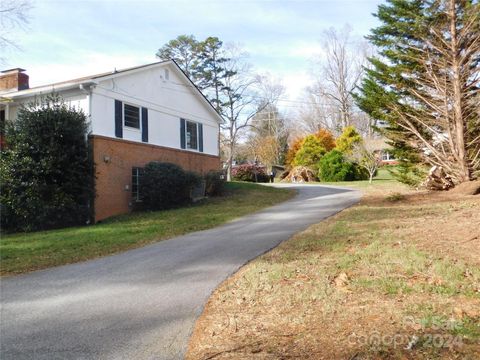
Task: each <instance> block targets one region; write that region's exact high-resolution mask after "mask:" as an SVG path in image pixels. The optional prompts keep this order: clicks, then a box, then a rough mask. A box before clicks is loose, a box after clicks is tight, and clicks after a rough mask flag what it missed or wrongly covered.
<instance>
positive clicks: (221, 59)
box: [195, 36, 228, 112]
mask: <svg viewBox="0 0 480 360" xmlns="http://www.w3.org/2000/svg"><path fill="white" fill-rule="evenodd" d="M222 47H223V42H222V41H220V40H219V39H218V37H212V36H210V37H208V38H206V39H205V40H204V41H202V42H200V43H199V44H198V66H197V68H196V72H195V78H196V79H198V82H197V86H198V87H199V89H200V90H204V91H205V92H206V95H207V97H208V99H209V100H210V102H211V103H212V104H213V106H214V107H215V108H216V109H217V111H218V112H221V108H222V104H223V102H222V99H221V97H222V93H221V92H222V89H223V88H224V87H225V77H226V76H227V70H226V68H225V63H226V62H227V61H228V58H227V56H226V54H225V52H224V50H223V48H222Z"/></svg>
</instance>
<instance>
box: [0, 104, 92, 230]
mask: <svg viewBox="0 0 480 360" xmlns="http://www.w3.org/2000/svg"><path fill="white" fill-rule="evenodd" d="M5 130H6V132H5V139H6V143H7V146H6V147H5V148H4V149H2V154H1V160H0V181H1V185H2V191H1V195H0V202H1V204H2V211H1V224H2V228H3V229H7V230H23V231H31V230H40V229H50V228H57V227H64V226H72V225H79V224H85V223H86V222H88V220H90V218H91V215H92V214H91V210H90V206H89V203H90V201H91V199H92V196H93V171H92V170H93V166H92V162H91V160H90V156H89V149H88V143H87V140H86V133H87V121H86V116H85V114H84V113H83V112H81V111H76V110H74V109H72V108H69V107H68V106H67V105H66V104H65V103H63V102H62V101H61V100H60V98H58V97H48V98H47V99H45V100H43V101H42V102H40V103H31V104H28V105H26V106H23V107H21V108H20V109H19V112H18V116H17V119H16V120H15V122H13V123H8V124H7V125H6V129H5Z"/></svg>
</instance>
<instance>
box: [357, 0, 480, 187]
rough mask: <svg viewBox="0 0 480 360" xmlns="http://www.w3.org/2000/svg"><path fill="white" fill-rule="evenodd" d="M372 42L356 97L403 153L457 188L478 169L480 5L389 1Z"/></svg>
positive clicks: (469, 0) (471, 0) (457, 0)
mask: <svg viewBox="0 0 480 360" xmlns="http://www.w3.org/2000/svg"><path fill="white" fill-rule="evenodd" d="M376 16H377V17H378V18H379V20H380V21H381V22H382V24H381V25H380V26H379V27H377V28H376V29H374V30H372V34H371V35H370V36H369V40H370V41H371V42H372V43H373V44H374V45H375V46H377V47H378V48H379V50H380V51H379V55H380V57H372V58H371V59H370V62H371V64H372V68H371V69H367V76H366V78H365V79H364V80H363V82H362V85H361V88H360V93H359V94H358V96H357V103H358V105H359V106H360V107H361V108H362V109H363V110H364V111H366V112H367V113H368V114H369V115H370V116H372V117H373V118H375V119H379V120H384V121H386V122H388V124H389V127H388V128H387V129H386V130H385V131H384V133H385V135H386V136H387V137H388V138H389V139H390V144H391V145H392V146H393V147H394V148H395V149H396V154H395V155H396V156H397V158H398V153H397V151H398V152H401V153H402V155H403V157H401V158H400V161H402V162H407V163H409V164H412V163H415V161H418V160H417V159H419V161H420V162H422V163H425V164H429V165H430V166H435V165H436V166H440V167H442V168H443V169H444V170H445V172H446V174H447V175H448V176H450V177H451V178H452V179H454V181H455V182H456V183H460V182H464V181H468V180H472V179H474V178H475V177H477V176H478V175H479V172H480V120H479V117H480V115H479V106H478V104H479V103H480V66H479V61H480V4H479V2H478V1H476V0H428V1H419V0H389V1H388V4H386V5H380V6H379V8H378V12H377V14H376Z"/></svg>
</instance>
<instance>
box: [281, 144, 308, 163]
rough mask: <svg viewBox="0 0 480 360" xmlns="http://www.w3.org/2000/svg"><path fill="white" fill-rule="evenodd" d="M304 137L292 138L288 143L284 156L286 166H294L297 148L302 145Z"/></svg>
mask: <svg viewBox="0 0 480 360" xmlns="http://www.w3.org/2000/svg"><path fill="white" fill-rule="evenodd" d="M304 139H305V138H303V137H298V138H296V139H294V140H293V142H292V143H291V144H290V146H289V147H288V150H287V155H286V156H285V164H286V165H287V167H292V166H294V164H293V162H294V160H295V155H296V154H297V152H298V150H300V148H301V147H302V144H303V140H304Z"/></svg>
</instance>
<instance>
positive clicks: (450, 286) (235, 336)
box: [187, 186, 480, 360]
mask: <svg viewBox="0 0 480 360" xmlns="http://www.w3.org/2000/svg"><path fill="white" fill-rule="evenodd" d="M479 243H480V198H479V197H478V195H477V196H461V197H459V196H458V195H455V194H448V193H446V194H443V193H441V194H430V193H419V192H413V191H410V190H407V189H405V188H402V187H398V186H397V187H395V188H391V187H390V186H388V187H387V186H380V187H372V188H368V189H367V191H366V195H365V196H364V198H363V200H362V202H361V203H360V204H359V205H358V206H355V207H352V208H350V209H347V210H345V211H343V212H341V213H339V214H337V215H336V216H334V217H332V218H330V219H328V220H327V221H324V222H321V223H319V224H317V225H314V226H311V227H310V228H309V229H307V230H306V231H304V232H302V233H299V234H297V235H296V236H294V237H293V238H292V239H290V240H289V241H287V242H285V243H283V244H282V245H280V246H279V247H277V248H276V249H274V250H273V251H271V252H269V253H267V254H265V255H264V256H262V257H260V258H258V259H256V260H255V261H253V262H251V263H250V264H248V265H247V266H245V267H243V268H242V269H241V270H240V271H239V272H238V273H237V274H235V275H234V276H233V277H231V278H230V279H228V280H227V281H225V282H224V283H223V284H222V285H221V286H220V287H219V288H218V289H217V290H216V291H215V292H214V294H213V296H212V297H211V298H210V300H209V302H208V304H207V306H206V308H205V311H204V313H203V315H202V316H201V318H200V319H199V321H198V322H197V324H196V328H195V331H194V335H193V337H192V339H191V342H190V346H189V351H188V354H187V359H291V358H295V359H352V360H353V359H357V360H358V359H436V358H438V359H478V358H480V266H479V265H480V248H479ZM414 337H416V338H417V339H418V340H415V341H413V342H412V346H411V349H409V350H407V349H405V348H406V347H407V346H408V343H409V342H410V341H411V340H412V339H413V338H414Z"/></svg>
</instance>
